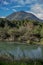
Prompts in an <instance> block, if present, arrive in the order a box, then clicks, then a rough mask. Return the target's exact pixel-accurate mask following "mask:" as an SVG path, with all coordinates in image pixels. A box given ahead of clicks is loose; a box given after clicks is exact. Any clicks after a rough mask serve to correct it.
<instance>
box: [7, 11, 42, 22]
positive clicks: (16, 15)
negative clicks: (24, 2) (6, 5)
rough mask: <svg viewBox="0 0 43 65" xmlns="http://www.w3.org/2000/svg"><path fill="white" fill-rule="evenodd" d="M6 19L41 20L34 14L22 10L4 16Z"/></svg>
mask: <svg viewBox="0 0 43 65" xmlns="http://www.w3.org/2000/svg"><path fill="white" fill-rule="evenodd" d="M6 18H7V19H8V20H10V21H11V20H25V19H27V20H36V21H42V20H40V19H39V18H37V17H36V16H35V15H34V14H32V13H27V12H24V11H20V12H14V13H12V14H10V15H9V16H7V17H6Z"/></svg>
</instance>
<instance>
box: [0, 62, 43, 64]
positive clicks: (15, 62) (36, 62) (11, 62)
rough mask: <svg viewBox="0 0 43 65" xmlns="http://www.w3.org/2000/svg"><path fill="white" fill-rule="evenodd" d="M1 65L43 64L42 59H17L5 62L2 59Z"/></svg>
mask: <svg viewBox="0 0 43 65" xmlns="http://www.w3.org/2000/svg"><path fill="white" fill-rule="evenodd" d="M0 65H43V62H41V61H29V62H22V61H20V62H19V61H15V62H5V61H1V62H0Z"/></svg>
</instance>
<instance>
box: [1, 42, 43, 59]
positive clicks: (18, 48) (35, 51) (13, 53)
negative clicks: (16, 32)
mask: <svg viewBox="0 0 43 65" xmlns="http://www.w3.org/2000/svg"><path fill="white" fill-rule="evenodd" d="M0 56H7V57H9V58H11V59H14V60H21V59H41V60H43V46H40V45H26V44H21V43H20V44H18V43H14V42H0Z"/></svg>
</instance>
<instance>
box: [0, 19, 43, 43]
mask: <svg viewBox="0 0 43 65" xmlns="http://www.w3.org/2000/svg"><path fill="white" fill-rule="evenodd" d="M0 41H13V42H22V43H28V44H32V43H33V44H35V43H37V44H38V43H40V44H43V22H39V21H34V20H27V19H26V20H17V21H16V20H12V21H9V20H7V19H2V18H0Z"/></svg>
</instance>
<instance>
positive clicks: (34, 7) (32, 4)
mask: <svg viewBox="0 0 43 65" xmlns="http://www.w3.org/2000/svg"><path fill="white" fill-rule="evenodd" d="M18 11H26V12H31V13H33V14H34V15H36V16H37V17H38V18H40V19H42V20H43V0H0V17H6V16H8V15H9V14H11V13H13V12H18Z"/></svg>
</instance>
